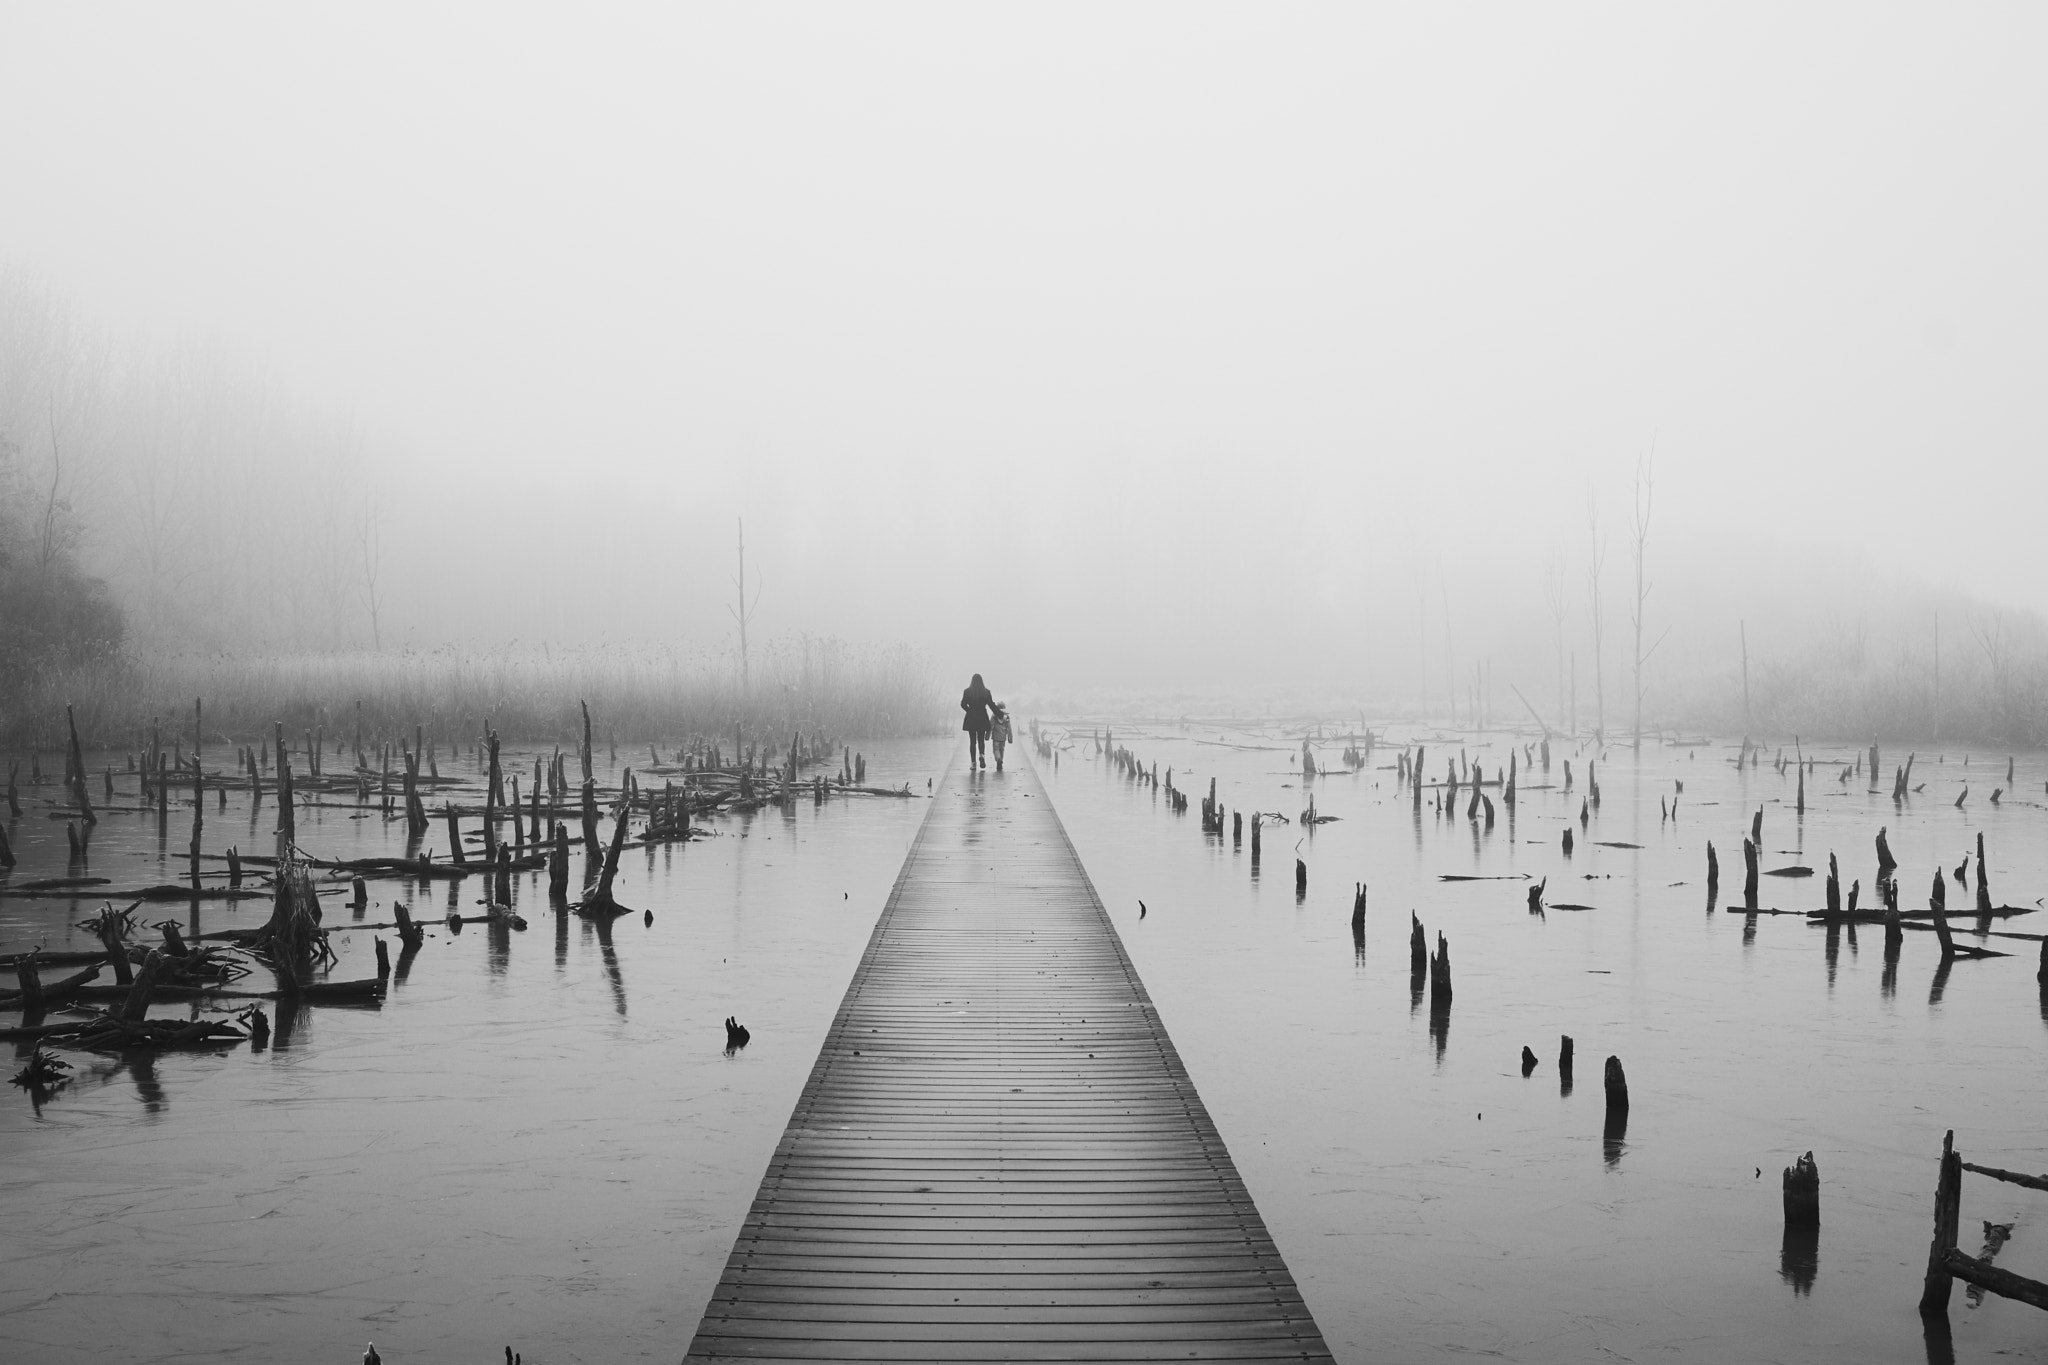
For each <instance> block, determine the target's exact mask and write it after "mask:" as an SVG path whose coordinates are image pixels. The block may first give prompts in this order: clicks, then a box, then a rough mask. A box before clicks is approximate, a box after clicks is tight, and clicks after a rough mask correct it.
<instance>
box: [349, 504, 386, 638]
mask: <svg viewBox="0 0 2048 1365" xmlns="http://www.w3.org/2000/svg"><path fill="white" fill-rule="evenodd" d="M378 520H379V518H378V516H377V505H376V503H375V502H373V501H372V500H370V499H368V498H365V499H364V500H363V516H362V520H361V522H360V523H359V524H358V526H357V529H356V548H357V550H358V551H360V552H361V558H362V561H363V587H362V594H363V607H364V609H365V610H367V611H368V612H369V613H370V648H371V649H373V650H375V651H376V652H377V653H379V654H382V653H383V652H384V631H383V629H382V627H381V626H380V624H379V622H378V612H379V608H381V607H382V605H383V601H384V599H383V596H382V594H380V593H379V592H378V590H377V575H378V572H379V571H380V570H381V569H382V567H383V563H384V553H383V549H384V547H383V538H382V536H380V535H379V534H378Z"/></svg>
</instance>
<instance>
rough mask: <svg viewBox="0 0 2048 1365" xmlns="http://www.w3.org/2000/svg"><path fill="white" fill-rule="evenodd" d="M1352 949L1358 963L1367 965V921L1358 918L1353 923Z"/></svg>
mask: <svg viewBox="0 0 2048 1365" xmlns="http://www.w3.org/2000/svg"><path fill="white" fill-rule="evenodd" d="M1351 950H1352V953H1353V956H1354V958H1355V960H1356V961H1357V963H1358V965H1359V966H1361V967H1363V966H1364V965H1365V921H1363V920H1356V921H1353V923H1352V925H1351Z"/></svg>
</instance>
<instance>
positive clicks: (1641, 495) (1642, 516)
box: [1629, 443, 1671, 753]
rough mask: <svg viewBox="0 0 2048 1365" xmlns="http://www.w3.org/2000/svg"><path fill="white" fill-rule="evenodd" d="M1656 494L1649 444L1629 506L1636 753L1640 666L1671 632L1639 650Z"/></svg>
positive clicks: (1640, 701)
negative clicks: (1645, 566)
mask: <svg viewBox="0 0 2048 1365" xmlns="http://www.w3.org/2000/svg"><path fill="white" fill-rule="evenodd" d="M1656 493H1657V447H1656V445H1655V444H1654V443H1652V444H1651V446H1650V453H1649V455H1648V456H1647V457H1646V458H1645V459H1641V460H1638V461H1636V481H1635V487H1634V490H1633V497H1632V498H1631V500H1630V509H1629V557H1630V559H1632V560H1633V561H1634V564H1635V573H1636V600H1635V607H1634V609H1633V610H1631V611H1630V613H1629V624H1630V625H1631V626H1633V627H1634V628H1635V635H1636V640H1635V646H1636V647H1635V749H1636V752H1638V753H1640V752H1642V748H1643V665H1644V664H1646V663H1648V662H1649V660H1650V655H1652V654H1655V653H1656V652H1657V646H1658V645H1661V644H1663V643H1664V635H1668V634H1670V633H1671V628H1670V627H1669V626H1666V627H1665V628H1664V635H1659V636H1658V637H1657V639H1656V641H1655V642H1654V643H1653V644H1651V646H1650V648H1649V649H1648V651H1647V652H1646V651H1645V650H1644V649H1643V614H1644V607H1645V605H1646V604H1647V603H1648V602H1649V600H1650V588H1651V584H1650V581H1649V580H1648V579H1647V578H1645V577H1644V576H1643V557H1644V555H1645V553H1646V552H1647V551H1648V549H1649V545H1650V513H1651V510H1652V508H1653V506H1654V504H1655V501H1656Z"/></svg>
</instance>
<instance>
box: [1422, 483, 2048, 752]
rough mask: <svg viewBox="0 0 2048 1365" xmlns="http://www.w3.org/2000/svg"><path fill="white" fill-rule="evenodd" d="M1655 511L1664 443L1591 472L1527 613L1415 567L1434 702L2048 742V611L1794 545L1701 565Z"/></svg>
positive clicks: (1627, 735)
mask: <svg viewBox="0 0 2048 1365" xmlns="http://www.w3.org/2000/svg"><path fill="white" fill-rule="evenodd" d="M1615 503H1619V504H1620V508H1619V512H1620V515H1619V516H1616V515H1615V514H1614V511H1615V509H1614V507H1613V504H1615ZM1603 504H1605V505H1606V507H1605V511H1604V514H1603ZM1656 509H1657V502H1656V469H1655V463H1654V460H1652V459H1651V458H1648V457H1645V458H1644V459H1643V460H1641V461H1639V462H1638V463H1637V464H1636V467H1635V470H1634V474H1633V477H1632V478H1631V479H1630V480H1629V482H1628V483H1626V484H1625V485H1622V486H1621V487H1619V488H1615V487H1611V486H1610V487H1597V486H1589V487H1588V489H1587V492H1586V503H1585V512H1584V520H1583V522H1582V523H1581V524H1580V526H1579V527H1578V528H1577V529H1576V530H1575V532H1566V533H1563V534H1560V535H1559V537H1558V539H1556V540H1555V541H1554V542H1553V544H1552V546H1551V548H1550V550H1549V552H1548V554H1547V555H1546V556H1545V559H1544V563H1543V572H1542V576H1541V580H1540V584H1538V585H1533V586H1530V587H1527V588H1524V589H1523V590H1522V595H1521V597H1520V607H1519V610H1515V609H1513V608H1511V609H1510V610H1511V614H1512V615H1513V616H1515V617H1516V618H1518V619H1515V620H1514V621H1512V622H1510V621H1508V620H1504V619H1503V617H1502V616H1501V615H1499V614H1494V615H1492V616H1490V617H1483V616H1479V615H1478V614H1477V613H1475V612H1474V611H1473V609H1472V606H1471V602H1470V596H1469V592H1468V593H1466V594H1461V595H1458V596H1454V595H1453V594H1452V592H1451V589H1450V586H1449V583H1448V581H1447V580H1444V579H1439V580H1437V581H1435V582H1434V583H1432V581H1431V580H1430V579H1428V578H1427V577H1426V576H1425V577H1419V578H1417V579H1416V580H1415V585H1416V588H1417V598H1416V601H1415V606H1414V608H1413V610H1414V612H1415V615H1414V617H1413V618H1412V619H1413V620H1414V622H1415V626H1414V629H1415V631H1416V634H1415V636H1414V639H1415V641H1416V653H1415V658H1416V660H1417V661H1418V665H1419V670H1418V676H1417V688H1416V692H1415V693H1414V694H1411V695H1419V696H1420V698H1421V700H1422V713H1423V714H1424V715H1427V716H1438V715H1442V714H1444V712H1445V711H1446V709H1448V711H1449V714H1450V716H1451V717H1452V719H1453V721H1454V722H1456V723H1459V724H1463V725H1486V724H1508V725H1521V724H1541V725H1544V726H1548V727H1553V728H1555V729H1557V730H1559V731H1563V732H1567V733H1571V734H1573V735H1586V734H1598V735H1600V736H1601V737H1602V738H1603V739H1604V740H1605V742H1607V743H1608V744H1618V745H1627V744H1631V743H1634V742H1635V741H1636V737H1637V735H1638V733H1640V734H1641V735H1642V736H1643V739H1644V741H1645V742H1657V741H1658V740H1660V739H1663V738H1669V737H1670V736H1672V735H1674V734H1677V733H1680V732H1684V733H1687V734H1698V733H1700V732H1702V731H1704V732H1708V733H1712V734H1716V735H1724V736H1731V737H1732V736H1735V735H1739V734H1747V735H1750V736H1752V737H1753V738H1755V739H1757V740H1758V741H1759V742H1762V741H1764V740H1766V739H1780V740H1784V739H1790V738H1791V737H1793V736H1805V737H1808V738H1812V739H1817V740H1850V741H1856V742H1864V741H1868V740H1873V739H1876V740H1922V739H1924V740H1935V741H1939V740H1949V741H1953V742H1958V743H1969V742H1978V743H1993V744H2000V745H2011V746H2015V747H2032V746H2038V745H2042V744H2048V620H2044V619H2043V617H2042V616H2041V614H2040V613H2039V612H2036V611H2030V610H2016V609H2013V608H2009V607H2001V606H1998V605H1996V604H1993V603H1989V602H1986V601H1984V600H1982V599H1981V598H1977V597H1973V596H1971V595H1968V594H1965V593H1960V592H1956V591H1952V590H1938V589H1933V588H1929V587H1926V586H1917V585H1914V584H1911V583H1909V582H1906V581H1903V580H1901V579H1900V578H1899V577H1897V576H1896V575H1895V574H1894V573H1893V572H1892V571H1889V570H1887V569H1884V568H1881V567H1870V568H1863V569H1858V568H1854V567H1844V568H1839V569H1834V570H1831V571H1829V572H1826V573H1820V572H1815V571H1814V569H1813V565H1812V564H1811V562H1801V561H1798V560H1792V559H1787V560H1785V561H1783V562H1780V563H1777V564H1775V565H1772V564H1763V565H1759V566H1758V567H1757V569H1756V571H1755V572H1752V573H1746V574H1745V573H1731V572H1730V571H1729V567H1728V565H1727V563H1726V562H1725V561H1724V560H1714V559H1710V560H1708V561H1707V562H1705V563H1701V562H1699V561H1698V547H1697V545H1693V546H1689V547H1686V548H1673V547H1672V546H1670V545H1667V544H1665V543H1663V542H1661V541H1660V540H1659V538H1658V529H1659V528H1658V522H1657V520H1656V516H1655V513H1656ZM1660 584H1673V585H1675V586H1676V588H1677V591H1676V592H1675V593H1674V592H1673V591H1671V590H1670V589H1669V588H1665V587H1660ZM1432 587H1434V588H1435V589H1436V591H1435V592H1432V591H1431V588H1432ZM1539 594H1540V606H1539V605H1538V602H1537V601H1532V600H1531V597H1532V596H1534V595H1539Z"/></svg>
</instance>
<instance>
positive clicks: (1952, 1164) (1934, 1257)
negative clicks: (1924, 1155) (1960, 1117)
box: [1920, 1128, 1963, 1317]
mask: <svg viewBox="0 0 2048 1365" xmlns="http://www.w3.org/2000/svg"><path fill="white" fill-rule="evenodd" d="M1955 1148H1956V1133H1955V1129H1953V1128H1951V1129H1949V1130H1948V1132H1947V1133H1946V1134H1945V1135H1944V1136H1943V1137H1942V1139H1941V1174H1940V1175H1939V1176H1938V1177H1937V1178H1936V1180H1935V1183H1934V1239H1933V1243H1932V1245H1931V1246H1930V1247H1929V1248H1928V1252H1927V1279H1926V1282H1925V1285H1924V1286H1923V1287H1922V1289H1921V1291H1920V1312H1921V1313H1922V1314H1923V1315H1925V1316H1929V1317H1932V1316H1935V1315H1937V1314H1944V1315H1945V1314H1946V1313H1947V1312H1948V1295H1949V1289H1950V1287H1951V1286H1952V1285H1953V1284H1954V1282H1955V1281H1954V1276H1953V1274H1952V1272H1951V1271H1950V1270H1949V1268H1948V1253H1949V1252H1950V1251H1951V1250H1953V1249H1954V1248H1955V1245H1956V1233H1957V1230H1958V1223H1959V1221H1960V1217H1961V1213H1962V1205H1963V1159H1962V1157H1960V1156H1958V1155H1957V1154H1956V1149H1955Z"/></svg>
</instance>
